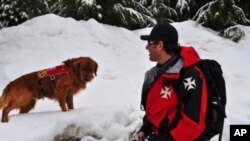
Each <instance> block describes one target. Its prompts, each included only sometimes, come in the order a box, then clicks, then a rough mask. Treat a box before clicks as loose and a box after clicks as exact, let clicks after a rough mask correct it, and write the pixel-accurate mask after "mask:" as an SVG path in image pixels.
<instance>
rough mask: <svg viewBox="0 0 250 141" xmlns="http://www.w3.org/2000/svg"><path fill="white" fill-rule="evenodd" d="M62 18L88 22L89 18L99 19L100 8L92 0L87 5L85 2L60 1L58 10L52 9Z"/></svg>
mask: <svg viewBox="0 0 250 141" xmlns="http://www.w3.org/2000/svg"><path fill="white" fill-rule="evenodd" d="M53 11H56V12H58V15H60V16H62V17H72V18H74V19H76V20H88V19H90V18H95V19H98V18H101V16H100V11H101V7H100V6H99V5H97V3H96V1H95V0H93V1H92V3H89V2H88V1H86V0H61V1H59V4H58V9H53Z"/></svg>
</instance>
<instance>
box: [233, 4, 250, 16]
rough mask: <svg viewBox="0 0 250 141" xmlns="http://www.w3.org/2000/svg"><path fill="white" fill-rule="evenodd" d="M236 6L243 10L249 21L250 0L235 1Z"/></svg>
mask: <svg viewBox="0 0 250 141" xmlns="http://www.w3.org/2000/svg"><path fill="white" fill-rule="evenodd" d="M235 4H236V5H237V6H239V7H240V8H242V10H243V11H244V13H245V15H246V17H247V19H250V1H249V0H235Z"/></svg>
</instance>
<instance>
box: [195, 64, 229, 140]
mask: <svg viewBox="0 0 250 141" xmlns="http://www.w3.org/2000/svg"><path fill="white" fill-rule="evenodd" d="M196 66H198V67H199V68H200V69H201V71H202V72H203V74H204V76H205V79H206V84H207V94H208V102H207V104H208V105H207V113H206V128H205V131H204V132H203V134H202V137H203V138H204V137H205V138H208V139H211V138H212V137H214V136H215V135H219V141H220V140H221V137H222V132H223V126H224V119H225V118H226V112H225V107H226V99H227V98H226V85H225V80H224V77H223V72H222V69H221V66H220V64H219V63H218V62H217V61H215V60H209V59H204V60H201V61H199V62H198V63H197V64H196Z"/></svg>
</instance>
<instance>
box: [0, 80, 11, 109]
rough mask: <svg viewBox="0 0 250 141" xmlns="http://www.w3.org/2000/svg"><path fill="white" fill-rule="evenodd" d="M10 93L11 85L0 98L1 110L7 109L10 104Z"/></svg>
mask: <svg viewBox="0 0 250 141" xmlns="http://www.w3.org/2000/svg"><path fill="white" fill-rule="evenodd" d="M9 91H10V85H8V86H7V87H6V88H5V89H4V90H3V94H2V96H1V97H0V109H2V108H3V107H5V106H6V105H7V104H8V93H9Z"/></svg>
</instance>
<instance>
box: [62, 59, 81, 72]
mask: <svg viewBox="0 0 250 141" xmlns="http://www.w3.org/2000/svg"><path fill="white" fill-rule="evenodd" d="M77 60H78V58H73V59H68V60H66V61H63V63H64V64H65V65H66V66H68V67H69V68H71V69H72V71H73V72H74V73H75V74H77V75H78V73H79V68H80V63H79V62H78V61H77Z"/></svg>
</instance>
